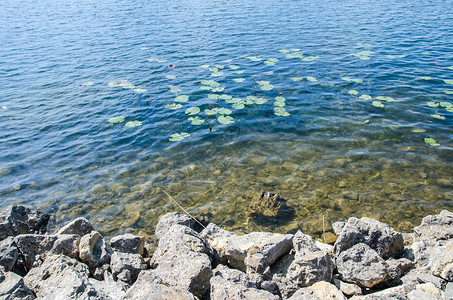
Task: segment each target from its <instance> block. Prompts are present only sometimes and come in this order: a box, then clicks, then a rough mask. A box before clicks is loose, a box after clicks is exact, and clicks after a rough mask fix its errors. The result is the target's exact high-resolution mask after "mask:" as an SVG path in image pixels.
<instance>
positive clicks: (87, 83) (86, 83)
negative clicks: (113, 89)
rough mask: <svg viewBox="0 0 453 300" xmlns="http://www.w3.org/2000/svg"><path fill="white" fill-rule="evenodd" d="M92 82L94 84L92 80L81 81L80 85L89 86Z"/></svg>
mask: <svg viewBox="0 0 453 300" xmlns="http://www.w3.org/2000/svg"><path fill="white" fill-rule="evenodd" d="M93 84H94V82H93V81H88V82H85V83H82V86H91V85H93Z"/></svg>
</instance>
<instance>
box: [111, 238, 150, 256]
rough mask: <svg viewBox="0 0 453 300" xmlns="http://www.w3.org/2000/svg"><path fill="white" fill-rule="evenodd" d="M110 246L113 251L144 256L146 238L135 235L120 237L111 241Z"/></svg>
mask: <svg viewBox="0 0 453 300" xmlns="http://www.w3.org/2000/svg"><path fill="white" fill-rule="evenodd" d="M110 246H111V247H112V249H113V251H117V252H124V253H136V254H140V255H143V252H144V249H145V248H144V247H145V238H144V237H142V236H136V235H133V234H123V235H118V236H115V237H113V238H112V239H111V240H110Z"/></svg>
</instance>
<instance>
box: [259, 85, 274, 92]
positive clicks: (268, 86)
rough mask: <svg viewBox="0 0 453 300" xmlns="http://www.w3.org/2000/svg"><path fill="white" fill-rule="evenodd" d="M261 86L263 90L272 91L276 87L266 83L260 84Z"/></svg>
mask: <svg viewBox="0 0 453 300" xmlns="http://www.w3.org/2000/svg"><path fill="white" fill-rule="evenodd" d="M260 88H261V90H263V91H270V90H272V89H273V88H274V86H273V85H272V84H265V85H262V86H260Z"/></svg>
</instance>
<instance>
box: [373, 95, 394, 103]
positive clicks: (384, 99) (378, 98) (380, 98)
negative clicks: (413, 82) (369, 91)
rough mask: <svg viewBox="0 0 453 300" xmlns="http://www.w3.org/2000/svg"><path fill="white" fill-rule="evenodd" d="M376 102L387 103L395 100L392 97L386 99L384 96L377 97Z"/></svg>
mask: <svg viewBox="0 0 453 300" xmlns="http://www.w3.org/2000/svg"><path fill="white" fill-rule="evenodd" d="M376 100H380V101H387V102H395V99H393V98H392V97H386V96H377V97H376Z"/></svg>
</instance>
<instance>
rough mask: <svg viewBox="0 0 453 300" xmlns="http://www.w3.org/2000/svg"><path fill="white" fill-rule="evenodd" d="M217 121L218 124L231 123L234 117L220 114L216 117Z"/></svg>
mask: <svg viewBox="0 0 453 300" xmlns="http://www.w3.org/2000/svg"><path fill="white" fill-rule="evenodd" d="M217 121H219V123H220V124H231V123H234V119H233V118H232V117H230V116H224V115H220V116H218V117H217Z"/></svg>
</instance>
